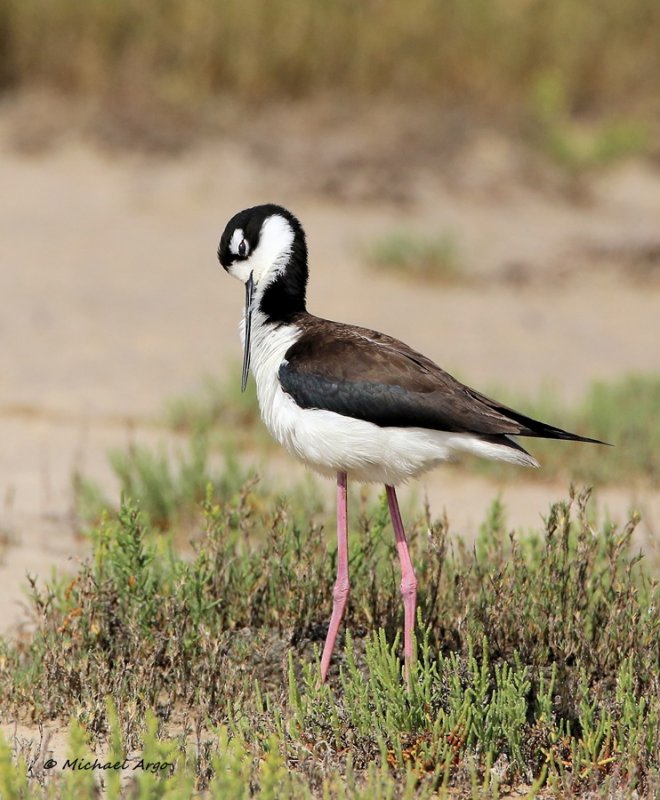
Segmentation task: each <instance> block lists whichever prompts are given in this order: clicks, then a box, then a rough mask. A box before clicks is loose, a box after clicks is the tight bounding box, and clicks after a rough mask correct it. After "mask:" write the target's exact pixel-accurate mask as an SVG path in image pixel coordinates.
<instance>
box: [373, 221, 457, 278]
mask: <svg viewBox="0 0 660 800" xmlns="http://www.w3.org/2000/svg"><path fill="white" fill-rule="evenodd" d="M365 257H366V260H367V263H368V264H369V265H370V266H371V267H373V268H374V269H384V270H387V271H389V272H393V273H398V274H399V275H402V276H404V277H412V278H418V279H421V280H427V281H435V282H437V283H457V282H459V281H462V280H465V279H466V276H465V273H464V272H463V271H462V269H461V265H460V261H459V257H458V253H457V248H456V243H455V241H454V238H453V237H452V236H451V234H449V233H445V234H442V235H440V236H437V237H433V238H430V237H426V236H423V235H421V234H418V235H415V234H411V233H408V232H394V233H391V234H388V235H387V236H383V237H382V238H381V239H378V240H376V241H375V242H373V243H372V244H371V245H370V246H369V247H368V248H366V250H365Z"/></svg>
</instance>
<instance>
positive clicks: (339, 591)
mask: <svg viewBox="0 0 660 800" xmlns="http://www.w3.org/2000/svg"><path fill="white" fill-rule="evenodd" d="M350 588H351V585H350V583H349V582H348V581H341V582H339V581H337V583H335V588H334V589H333V590H332V598H333V600H334V601H335V602H336V603H343V602H344V601H345V600H346V598H347V597H348V592H349V590H350Z"/></svg>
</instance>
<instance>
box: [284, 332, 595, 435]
mask: <svg viewBox="0 0 660 800" xmlns="http://www.w3.org/2000/svg"><path fill="white" fill-rule="evenodd" d="M279 380H280V384H281V386H282V389H283V390H284V391H285V392H286V393H287V394H289V395H291V396H292V397H293V399H294V400H295V401H296V403H297V404H298V405H299V406H301V407H302V408H319V409H326V410H328V411H334V412H336V413H338V414H343V415H345V416H349V417H353V418H356V419H361V420H365V421H367V422H373V423H374V424H376V425H379V426H382V427H390V426H392V427H419V428H430V429H432V430H440V431H450V432H459V433H473V434H477V435H483V436H500V435H520V436H540V437H546V438H550V439H573V440H577V441H595V440H592V439H586V438H584V437H582V436H577V435H576V434H573V433H569V432H567V431H564V430H562V429H561V428H556V427H554V426H552V425H546V424H545V423H543V422H539V421H537V420H534V419H531V418H530V417H526V416H524V415H523V414H519V413H518V412H517V411H515V410H513V409H511V408H508V407H507V406H505V405H502V404H501V403H498V402H496V401H494V400H491V399H490V398H488V397H485V396H484V395H482V394H480V393H479V392H476V391H474V390H473V389H470V388H469V387H468V386H465V385H464V384H462V383H460V382H459V381H457V380H456V379H455V378H453V377H452V376H451V375H450V374H449V373H448V372H445V371H444V370H443V369H441V368H440V367H438V366H437V364H435V363H433V361H431V360H430V359H428V358H426V356H423V355H422V354H421V353H417V352H416V351H415V350H413V349H412V348H410V347H408V345H406V344H404V343H403V342H400V341H398V340H396V339H393V338H392V337H389V336H385V335H384V334H382V333H378V332H377V331H371V330H367V329H365V328H357V327H353V326H349V325H341V324H340V323H331V322H326V321H325V320H316V319H315V318H313V317H307V319H306V321H305V326H304V331H303V334H302V336H301V337H300V338H299V339H298V341H297V342H296V343H295V344H294V345H292V346H291V347H290V348H289V350H288V351H287V353H286V355H285V360H284V362H283V363H282V366H281V367H280V370H279Z"/></svg>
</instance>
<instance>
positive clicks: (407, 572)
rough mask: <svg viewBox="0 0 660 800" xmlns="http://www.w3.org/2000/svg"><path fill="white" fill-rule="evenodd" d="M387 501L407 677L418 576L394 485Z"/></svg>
mask: <svg viewBox="0 0 660 800" xmlns="http://www.w3.org/2000/svg"><path fill="white" fill-rule="evenodd" d="M385 489H386V491H387V502H388V505H389V507H390V516H391V517H392V526H393V528H394V536H395V537H396V549H397V550H398V552H399V561H400V562H401V594H402V596H403V655H404V657H405V671H406V679H408V676H409V675H410V668H411V665H412V660H413V646H412V632H413V627H414V626H415V604H416V601H417V578H416V577H415V570H414V569H413V565H412V561H411V560H410V553H409V552H408V542H407V541H406V532H405V531H404V529H403V522H401V512H400V511H399V503H398V501H397V499H396V492H395V491H394V486H386V487H385Z"/></svg>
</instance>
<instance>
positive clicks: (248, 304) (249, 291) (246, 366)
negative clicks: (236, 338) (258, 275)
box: [241, 273, 254, 392]
mask: <svg viewBox="0 0 660 800" xmlns="http://www.w3.org/2000/svg"><path fill="white" fill-rule="evenodd" d="M253 297H254V280H253V279H252V273H250V277H249V278H248V279H247V282H246V284H245V340H244V344H243V377H242V378H241V391H242V392H244V391H245V387H246V386H247V380H248V375H249V373H250V335H251V333H252V298H253Z"/></svg>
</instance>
